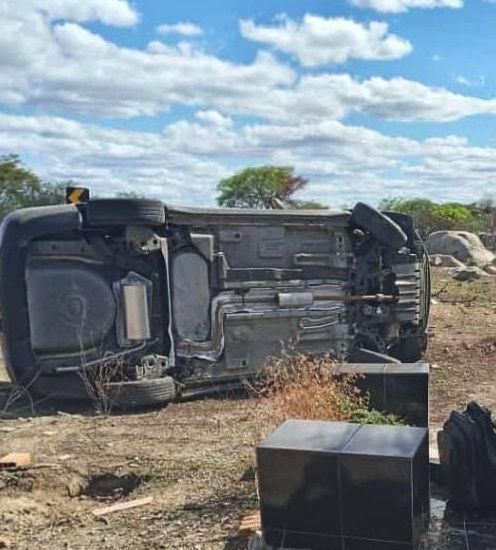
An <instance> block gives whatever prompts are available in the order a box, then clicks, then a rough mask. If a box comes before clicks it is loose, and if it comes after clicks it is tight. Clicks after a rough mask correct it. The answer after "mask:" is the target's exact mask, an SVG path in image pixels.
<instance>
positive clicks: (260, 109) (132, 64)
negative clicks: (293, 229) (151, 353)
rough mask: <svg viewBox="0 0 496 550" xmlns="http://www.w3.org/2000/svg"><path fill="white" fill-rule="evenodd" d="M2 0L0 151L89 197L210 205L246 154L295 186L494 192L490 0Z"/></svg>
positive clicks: (354, 193) (330, 199) (346, 196)
mask: <svg viewBox="0 0 496 550" xmlns="http://www.w3.org/2000/svg"><path fill="white" fill-rule="evenodd" d="M21 4H22V8H23V9H22V10H19V4H18V3H13V2H11V1H10V0H0V71H1V73H0V74H2V88H1V90H0V154H5V153H17V154H19V155H20V156H21V158H23V159H24V160H25V162H26V163H27V164H28V165H29V166H31V167H32V168H34V169H35V170H37V171H38V172H39V173H40V174H42V175H43V177H45V178H46V179H49V180H65V179H74V180H77V181H79V182H81V183H83V184H85V185H87V186H89V187H90V188H91V189H92V190H93V192H94V193H96V194H99V195H112V194H114V193H116V192H118V191H136V192H138V193H143V194H147V195H150V196H154V197H159V198H161V199H163V200H164V201H166V202H170V203H176V204H177V203H182V204H191V205H213V204H214V201H215V185H216V183H217V182H218V181H219V180H220V179H222V178H224V177H227V176H229V175H230V174H231V173H233V172H235V171H236V170H239V169H241V168H243V167H245V166H248V165H262V164H267V163H271V164H281V165H291V166H294V167H295V170H296V171H297V172H298V173H300V174H302V175H303V176H305V177H306V178H308V179H309V181H310V183H309V184H308V186H307V188H306V189H305V190H304V191H303V192H302V194H301V197H300V198H307V199H314V200H320V201H321V202H324V203H327V204H329V205H343V204H351V203H353V202H354V201H356V200H367V201H369V202H372V203H377V202H378V201H379V200H380V199H381V198H383V197H387V196H403V197H414V196H427V197H430V198H432V199H434V200H439V201H449V200H460V201H473V200H477V199H478V198H481V197H483V196H493V197H494V196H496V130H495V128H496V126H495V124H494V120H495V115H496V73H495V71H496V68H495V64H494V63H492V62H491V61H492V59H491V58H492V56H493V55H494V51H495V47H496V28H495V27H494V22H495V20H496V18H495V16H496V2H493V1H491V0H465V1H464V0H333V1H331V2H329V1H328V0H327V1H325V2H324V1H321V0H310V1H303V0H289V1H285V2H276V1H265V2H255V1H253V0H251V1H248V0H242V1H237V2H233V1H232V0H231V1H228V0H216V1H212V0H206V1H203V2H198V1H195V2H193V1H185V2H181V3H165V2H157V1H156V0H136V1H135V2H128V1H127V0H23V2H22V3H21Z"/></svg>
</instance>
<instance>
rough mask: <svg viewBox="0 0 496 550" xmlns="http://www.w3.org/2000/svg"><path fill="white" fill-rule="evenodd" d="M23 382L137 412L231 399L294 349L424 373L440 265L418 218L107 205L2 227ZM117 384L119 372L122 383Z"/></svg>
mask: <svg viewBox="0 0 496 550" xmlns="http://www.w3.org/2000/svg"><path fill="white" fill-rule="evenodd" d="M0 246H1V254H0V307H1V309H2V313H3V331H4V333H3V350H4V357H5V361H6V365H7V370H8V373H9V375H10V376H11V378H12V379H13V380H14V381H15V382H16V383H18V384H21V385H23V386H25V387H28V388H29V389H30V391H32V392H34V393H36V394H42V395H52V396H54V397H58V398H68V399H79V398H84V397H85V396H86V395H87V390H88V388H87V382H88V380H91V379H92V374H94V373H97V372H100V373H101V372H105V373H107V378H103V380H104V383H105V385H106V389H108V390H109V392H111V393H112V395H113V396H114V399H115V402H116V404H119V405H122V406H130V407H131V406H145V405H153V404H158V403H164V402H167V401H171V400H174V399H177V398H179V397H186V396H190V395H193V394H199V393H202V392H207V391H212V390H213V389H219V388H229V387H232V386H233V385H238V384H239V382H240V380H242V379H244V378H246V377H249V376H250V375H253V374H254V373H255V372H257V371H258V370H259V369H260V368H261V367H262V366H263V365H264V364H265V363H266V362H267V360H268V358H269V357H271V356H275V355H277V354H279V353H280V352H281V350H282V348H283V347H285V346H289V345H290V346H293V347H294V348H296V349H297V350H299V351H302V352H308V353H328V352H330V353H332V354H333V355H334V356H335V357H336V358H337V359H338V360H345V361H346V360H348V361H353V362H368V363H370V362H397V361H404V362H414V361H417V360H418V359H420V357H421V355H422V352H423V350H424V347H425V340H426V325H427V319H428V314H429V292H430V290H429V285H430V282H429V262H428V259H427V254H426V252H425V249H424V246H423V244H422V242H421V240H420V238H419V237H418V233H417V232H416V231H415V228H414V226H413V222H412V220H411V218H410V217H408V216H404V215H400V214H396V213H395V214H392V213H380V212H378V211H377V210H375V209H373V208H371V207H369V206H367V205H365V204H363V203H358V204H357V205H356V206H355V207H354V208H353V209H352V210H351V211H345V210H340V211H338V210H336V211H334V210H319V211H304V210H294V211H291V210H267V211H258V210H257V211H255V210H230V209H219V210H214V209H212V210H209V209H188V208H172V207H168V206H165V205H164V204H163V203H161V202H159V201H152V200H141V199H132V200H128V199H101V200H94V201H89V202H87V203H83V204H80V205H77V206H76V205H61V206H50V207H41V208H30V209H23V210H19V211H17V212H14V213H13V214H10V215H9V216H8V217H7V218H6V219H5V220H4V222H3V224H2V226H1V229H0ZM109 373H110V374H109Z"/></svg>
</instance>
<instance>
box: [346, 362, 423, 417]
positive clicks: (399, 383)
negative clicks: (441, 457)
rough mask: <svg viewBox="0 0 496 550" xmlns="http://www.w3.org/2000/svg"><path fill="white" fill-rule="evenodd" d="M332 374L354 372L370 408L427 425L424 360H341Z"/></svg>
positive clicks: (349, 373) (357, 384)
mask: <svg viewBox="0 0 496 550" xmlns="http://www.w3.org/2000/svg"><path fill="white" fill-rule="evenodd" d="M336 374H337V375H338V376H343V375H355V376H356V381H355V383H356V386H357V387H358V388H359V389H360V390H361V391H362V392H363V393H366V394H368V396H369V400H370V403H369V404H370V406H371V407H372V408H374V409H376V410H378V411H383V412H389V413H393V414H396V415H397V416H399V417H401V418H403V419H404V420H405V422H406V423H407V424H409V425H411V426H421V427H427V426H428V423H429V364H428V363H401V364H391V363H385V364H377V363H343V364H342V365H338V366H337V367H336Z"/></svg>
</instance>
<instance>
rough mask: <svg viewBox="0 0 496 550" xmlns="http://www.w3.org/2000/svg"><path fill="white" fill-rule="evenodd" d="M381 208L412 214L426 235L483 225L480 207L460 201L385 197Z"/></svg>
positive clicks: (422, 232)
mask: <svg viewBox="0 0 496 550" xmlns="http://www.w3.org/2000/svg"><path fill="white" fill-rule="evenodd" d="M379 207H380V208H381V210H385V211H390V212H401V213H403V214H408V215H410V216H412V218H413V219H414V221H415V225H416V227H417V228H418V229H419V231H420V233H421V234H422V235H424V236H426V235H428V234H429V233H432V232H433V231H441V230H451V229H459V230H467V231H478V230H479V226H480V225H481V217H480V209H479V208H477V207H476V206H474V205H467V204H460V203H455V202H452V203H446V204H437V203H435V202H433V201H430V200H428V199H410V200H402V199H400V198H389V199H384V200H383V201H382V202H381V203H380V205H379Z"/></svg>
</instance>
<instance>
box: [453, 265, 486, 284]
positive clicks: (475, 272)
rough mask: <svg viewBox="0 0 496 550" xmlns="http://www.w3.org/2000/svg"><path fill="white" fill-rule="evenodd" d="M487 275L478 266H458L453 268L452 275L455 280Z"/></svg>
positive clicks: (471, 279) (472, 279)
mask: <svg viewBox="0 0 496 550" xmlns="http://www.w3.org/2000/svg"><path fill="white" fill-rule="evenodd" d="M485 275H487V273H486V272H485V271H483V270H482V269H481V268H480V267H475V266H472V267H459V268H457V269H454V270H453V273H452V277H453V279H456V280H457V281H474V280H476V279H480V278H481V277H484V276H485Z"/></svg>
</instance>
